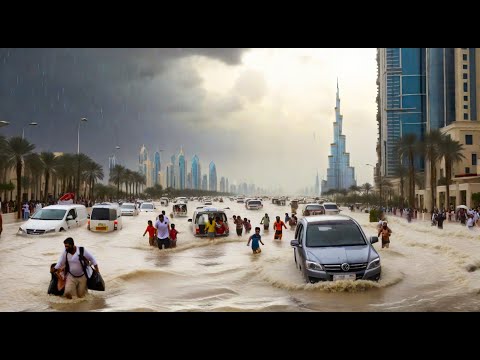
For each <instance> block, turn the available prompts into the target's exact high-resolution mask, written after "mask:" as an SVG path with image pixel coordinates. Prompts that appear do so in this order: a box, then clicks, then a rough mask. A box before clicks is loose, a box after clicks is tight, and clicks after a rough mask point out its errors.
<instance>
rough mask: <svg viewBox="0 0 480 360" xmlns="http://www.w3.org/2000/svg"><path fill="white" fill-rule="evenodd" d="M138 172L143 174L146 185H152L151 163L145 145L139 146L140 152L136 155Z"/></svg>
mask: <svg viewBox="0 0 480 360" xmlns="http://www.w3.org/2000/svg"><path fill="white" fill-rule="evenodd" d="M138 172H139V173H140V174H142V175H143V176H145V179H146V187H152V186H153V177H152V175H153V164H152V161H150V158H149V156H148V151H147V148H146V147H145V145H142V147H141V148H140V153H139V155H138Z"/></svg>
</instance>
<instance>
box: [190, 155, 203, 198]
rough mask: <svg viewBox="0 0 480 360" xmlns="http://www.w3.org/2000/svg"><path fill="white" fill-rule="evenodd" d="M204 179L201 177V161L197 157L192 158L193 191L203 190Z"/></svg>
mask: <svg viewBox="0 0 480 360" xmlns="http://www.w3.org/2000/svg"><path fill="white" fill-rule="evenodd" d="M201 182H202V178H201V177H200V160H199V159H198V156H197V155H195V156H194V157H193V158H192V189H196V190H199V189H200V188H201Z"/></svg>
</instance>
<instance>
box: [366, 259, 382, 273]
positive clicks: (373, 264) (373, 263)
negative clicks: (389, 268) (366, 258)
mask: <svg viewBox="0 0 480 360" xmlns="http://www.w3.org/2000/svg"><path fill="white" fill-rule="evenodd" d="M379 266H380V258H379V257H378V258H376V259H374V260H372V261H370V264H368V267H367V270H370V269H375V268H377V267H379Z"/></svg>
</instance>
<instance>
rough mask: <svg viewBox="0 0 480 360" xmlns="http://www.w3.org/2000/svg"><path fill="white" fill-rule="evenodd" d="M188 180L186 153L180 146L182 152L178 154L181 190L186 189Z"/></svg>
mask: <svg viewBox="0 0 480 360" xmlns="http://www.w3.org/2000/svg"><path fill="white" fill-rule="evenodd" d="M186 180H187V168H186V166H185V155H183V148H180V154H178V188H179V189H180V190H184V189H185V183H186Z"/></svg>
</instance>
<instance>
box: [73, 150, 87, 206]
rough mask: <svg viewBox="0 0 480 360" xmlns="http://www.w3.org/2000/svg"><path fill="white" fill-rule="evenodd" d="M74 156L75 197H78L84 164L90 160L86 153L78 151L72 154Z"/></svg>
mask: <svg viewBox="0 0 480 360" xmlns="http://www.w3.org/2000/svg"><path fill="white" fill-rule="evenodd" d="M73 157H74V159H75V160H74V166H75V172H76V176H75V199H77V200H78V199H79V198H80V196H79V195H80V181H81V178H82V176H81V175H82V173H83V171H85V166H86V165H87V164H88V163H89V162H91V161H92V159H90V158H89V157H88V156H87V155H85V154H83V153H80V154H75V155H73Z"/></svg>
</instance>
